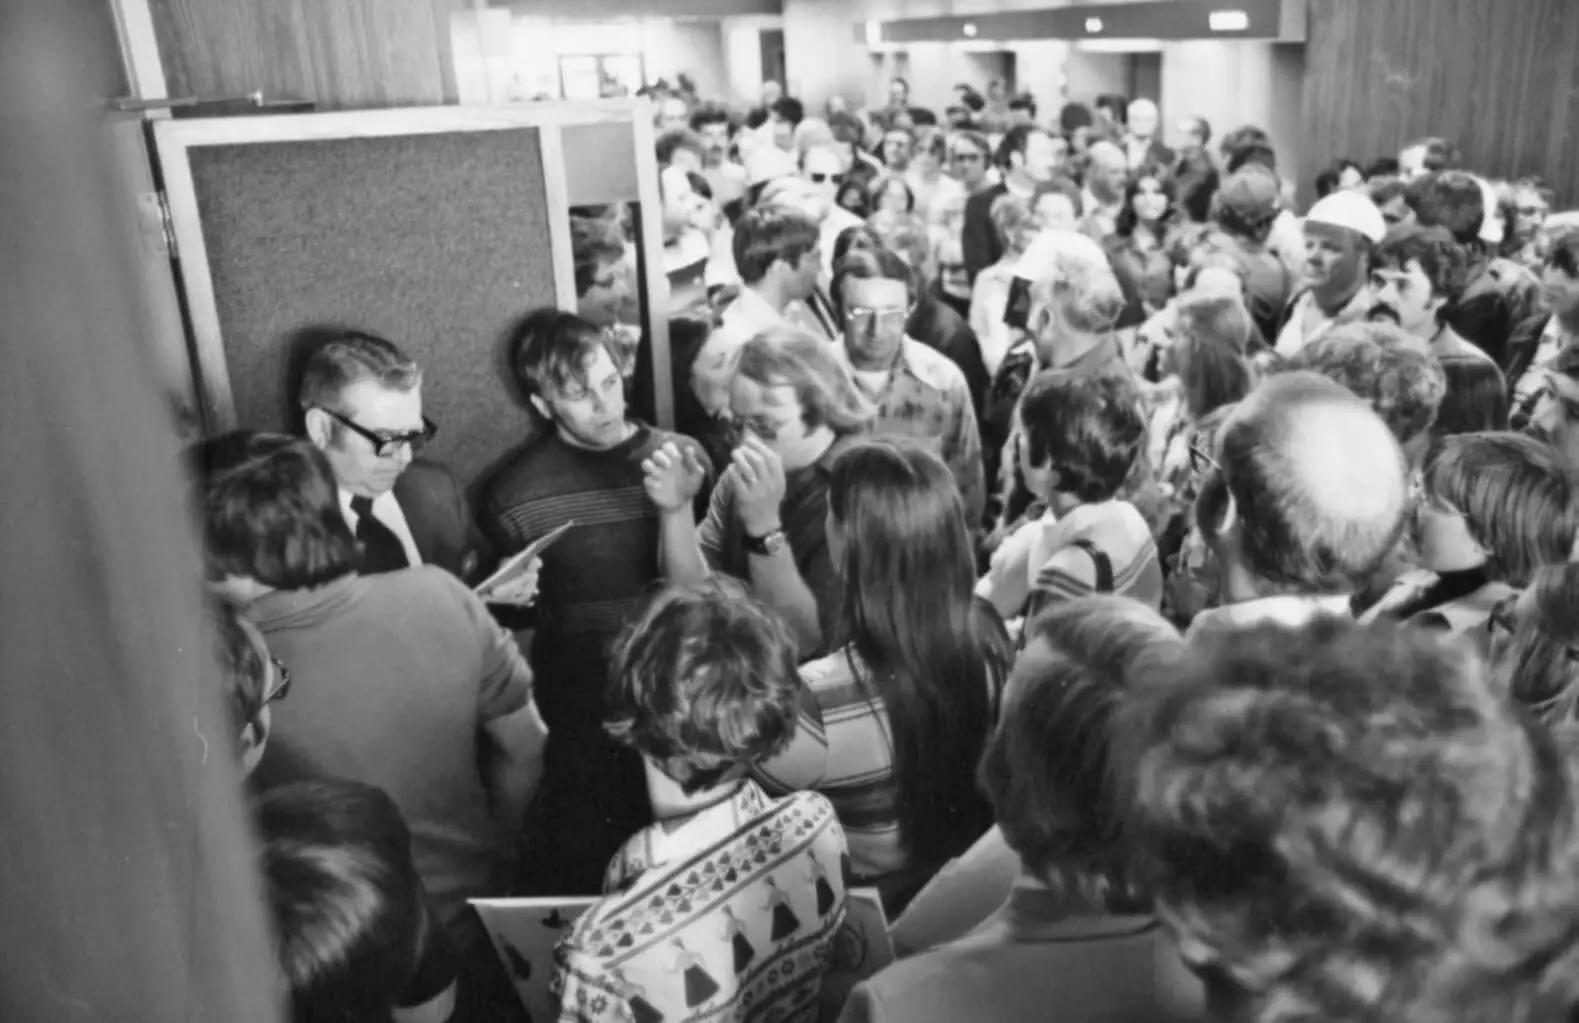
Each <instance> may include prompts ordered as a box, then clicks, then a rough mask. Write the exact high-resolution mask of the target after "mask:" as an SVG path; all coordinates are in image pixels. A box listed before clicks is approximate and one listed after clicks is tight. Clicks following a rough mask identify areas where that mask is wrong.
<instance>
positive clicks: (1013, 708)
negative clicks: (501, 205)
mask: <svg viewBox="0 0 1579 1023" xmlns="http://www.w3.org/2000/svg"><path fill="white" fill-rule="evenodd" d="M653 99H654V110H655V116H656V118H657V127H658V136H657V137H658V142H657V148H658V153H657V157H658V162H659V165H660V185H661V194H662V199H663V218H662V219H663V225H664V233H665V237H664V243H665V244H664V256H665V259H666V270H667V271H668V274H669V279H670V283H671V292H672V296H673V301H674V306H673V308H671V309H667V310H648V311H647V314H648V315H649V316H653V315H662V316H666V317H667V318H668V320H669V335H670V340H671V346H672V360H671V361H672V364H673V368H674V380H673V381H672V385H673V388H674V392H675V397H676V402H675V406H676V413H675V420H676V421H675V423H674V428H673V429H672V430H671V429H662V428H660V427H659V426H657V425H654V423H653V422H652V418H653V417H652V410H651V405H652V400H651V397H650V396H651V394H652V392H653V390H654V386H655V381H654V379H653V376H652V373H653V370H652V362H653V360H652V359H651V358H649V357H648V356H649V354H650V353H649V352H648V351H647V348H646V345H645V343H644V341H643V338H642V334H641V331H640V329H639V327H638V326H637V325H638V324H640V323H641V322H642V316H641V311H640V310H637V309H634V308H633V303H634V301H635V299H634V296H635V294H636V293H637V289H635V288H633V287H632V286H631V273H632V272H633V267H632V257H631V253H632V251H633V250H632V246H631V241H630V234H631V233H630V231H629V228H628V224H629V222H630V216H629V211H626V210H621V209H578V210H576V211H574V215H573V222H572V232H571V234H572V239H573V242H574V249H575V275H576V280H575V284H576V294H577V309H576V310H575V311H574V312H571V311H569V310H559V309H539V310H533V311H530V312H527V313H525V315H523V316H522V318H521V320H520V321H519V323H518V325H517V327H516V330H515V333H514V335H513V338H512V345H511V353H510V367H511V370H512V373H513V375H514V377H515V381H514V382H515V384H516V385H518V387H519V389H520V391H521V393H522V394H523V395H524V396H525V398H526V401H527V403H528V405H529V410H530V414H531V417H532V421H531V422H530V423H523V434H524V435H525V437H526V439H525V440H524V442H523V444H522V445H521V447H520V448H519V449H518V450H517V451H515V452H513V453H512V454H511V456H510V457H509V458H508V460H506V461H504V462H503V463H501V465H500V466H499V467H498V468H497V470H496V471H494V472H493V473H492V474H491V475H490V476H489V477H488V478H487V479H485V480H481V481H476V485H475V486H474V487H469V488H463V487H462V486H461V485H460V484H458V483H457V481H455V480H454V479H453V478H452V477H451V476H450V475H449V474H448V473H446V472H445V471H444V470H443V469H442V468H441V467H439V466H436V465H434V464H431V463H428V462H424V461H421V460H418V459H417V457H416V456H417V455H418V453H419V452H420V450H421V448H422V446H423V445H424V444H425V443H426V442H427V441H429V440H431V439H432V437H433V436H434V434H435V431H436V430H437V429H439V425H440V424H434V423H432V422H431V421H429V420H428V419H427V418H425V417H424V415H423V405H422V388H423V379H422V368H421V367H420V366H418V365H416V364H415V363H413V362H412V360H411V359H410V358H409V357H407V356H406V355H405V354H404V353H403V352H402V350H401V348H400V345H399V343H398V339H396V340H390V339H386V338H383V337H379V336H376V335H373V334H370V333H363V332H355V331H344V332H341V333H339V334H337V335H335V336H333V337H331V338H328V339H327V340H326V342H325V343H324V344H323V345H322V346H321V347H320V348H319V350H318V351H316V352H315V353H314V354H313V356H312V357H311V359H309V360H308V362H307V364H306V366H305V368H304V370H303V375H302V380H301V383H300V387H299V391H298V397H299V402H300V406H301V414H302V422H303V430H302V432H301V434H300V435H299V436H286V435H273V434H261V433H253V432H236V433H230V434H226V435H223V436H218V437H214V438H210V439H209V440H206V441H204V442H202V443H201V444H199V445H197V446H196V447H195V448H193V449H192V450H191V451H189V452H188V456H187V465H188V467H189V471H190V473H191V476H192V478H193V480H194V487H195V489H196V491H197V494H198V497H197V501H198V504H199V506H200V508H201V519H202V524H203V528H204V535H205V539H206V545H207V555H208V564H209V569H210V578H211V584H212V589H213V591H214V594H215V596H214V604H213V630H212V631H213V635H214V637H215V644H216V648H217V650H218V655H219V656H218V661H219V663H220V665H221V666H222V668H223V669H224V671H223V673H224V676H225V678H224V682H225V686H226V693H227V696H228V698H229V701H230V704H231V707H232V710H233V724H234V727H235V733H236V749H237V755H238V756H239V757H240V758H241V761H242V764H243V766H244V767H245V768H246V770H247V771H248V774H249V787H250V788H251V789H252V790H253V792H252V798H253V799H254V800H255V802H256V806H257V810H256V817H257V821H258V827H259V831H260V834H261V838H262V844H263V849H264V862H265V871H264V874H265V878H266V881H267V883H268V887H269V891H270V896H271V905H272V906H273V908H274V910H275V918H276V919H275V923H276V928H277V932H278V933H277V938H278V947H279V949H280V970H281V972H282V974H283V976H284V978H285V982H286V983H288V985H289V987H290V989H291V991H292V994H293V998H294V1004H295V1007H296V1011H297V1014H298V1018H299V1019H301V1020H346V1021H364V1020H365V1021H374V1020H378V1021H384V1020H389V1019H391V1018H393V1019H399V1020H402V1021H412V1020H422V1021H427V1020H444V1019H451V1020H455V1021H457V1023H460V1021H463V1020H494V1019H514V1018H518V1014H519V1012H520V1006H519V1004H518V1003H517V1002H516V1001H515V996H514V994H513V992H512V990H511V988H510V984H509V980H508V977H507V975H506V974H505V972H504V969H503V967H502V966H501V964H500V963H499V962H498V960H497V957H496V956H495V955H494V953H493V950H492V948H491V947H490V945H489V943H488V940H487V938H486V935H485V934H484V933H483V932H482V930H481V927H480V925H479V923H478V921H477V919H476V917H475V915H474V914H473V913H472V912H471V911H470V910H469V909H468V903H467V900H468V899H472V898H477V897H482V896H501V895H510V894H521V895H555V896H558V895H567V896H592V897H597V901H596V902H595V904H593V905H592V907H591V908H590V909H588V910H587V911H586V913H585V915H584V916H582V917H580V918H579V919H578V920H576V922H575V923H574V924H573V925H572V926H571V927H570V928H569V930H568V931H567V932H566V934H565V936H564V938H563V939H562V941H561V942H560V945H559V949H558V952H557V954H556V957H555V962H554V965H553V969H554V979H553V991H554V993H555V996H556V998H557V999H558V1001H559V1005H560V1009H559V1012H560V1018H561V1019H564V1020H602V1019H620V1020H624V1019H629V1020H636V1021H641V1023H657V1021H660V1020H676V1019H696V1020H735V1019H740V1020H743V1019H756V1018H762V1019H770V1020H773V1019H777V1020H790V1019H795V1020H813V1019H819V1018H820V1019H834V1018H838V1019H842V1020H845V1021H852V1023H853V1021H864V1020H873V1021H875V1020H901V1019H902V1020H907V1021H915V1020H921V1021H930V1020H937V1021H940V1023H941V1021H955V1020H972V1021H978V1020H980V1021H986V1020H1002V1021H1011V1020H1033V1019H1035V1020H1040V1019H1045V1018H1048V1017H1049V1016H1058V1017H1059V1018H1068V1019H1071V1020H1087V1019H1089V1020H1099V1019H1100V1020H1121V1019H1125V1020H1127V1019H1135V1020H1140V1019H1145V1020H1158V1019H1177V1020H1185V1019H1191V1020H1205V1019H1217V1020H1225V1021H1241V1020H1243V1021H1256V1023H1274V1021H1276V1023H1282V1021H1288V1020H1317V1019H1320V1020H1324V1021H1329V1023H1330V1021H1342V1020H1350V1021H1359V1020H1373V1019H1383V1018H1385V1019H1392V1020H1403V1021H1421V1023H1425V1021H1433V1023H1434V1021H1439V1020H1440V1021H1448V1020H1455V1021H1471V1020H1473V1021H1483V1020H1496V1021H1498V1023H1524V1021H1531V1023H1534V1021H1548V1020H1551V1021H1556V1020H1566V1019H1569V1018H1572V1016H1573V1014H1574V1013H1575V1012H1576V1011H1579V787H1576V786H1579V775H1576V773H1575V769H1576V767H1579V759H1576V758H1575V757H1574V756H1573V753H1574V752H1575V750H1576V749H1579V743H1576V742H1575V739H1576V737H1579V564H1571V562H1572V560H1573V558H1574V548H1575V540H1576V531H1579V503H1576V499H1579V492H1576V487H1579V483H1576V479H1579V477H1576V475H1575V473H1576V470H1579V343H1576V342H1579V218H1575V217H1573V216H1572V215H1568V214H1563V213H1553V212H1552V211H1551V210H1550V209H1549V207H1550V205H1551V204H1552V201H1553V197H1552V196H1551V194H1550V192H1549V191H1547V190H1546V189H1545V188H1544V187H1543V186H1542V185H1541V183H1540V182H1538V181H1536V180H1533V179H1527V180H1518V181H1511V182H1508V181H1493V180H1489V179H1488V178H1486V177H1484V176H1482V175H1479V174H1477V173H1475V171H1474V169H1472V168H1466V167H1463V166H1461V160H1460V158H1459V155H1458V153H1457V151H1456V149H1455V147H1454V145H1453V144H1452V143H1451V142H1449V141H1448V140H1445V139H1441V138H1431V139H1424V140H1421V141H1419V142H1417V143H1411V144H1410V145H1408V146H1406V147H1404V149H1403V150H1402V151H1401V152H1400V153H1398V154H1395V155H1390V156H1387V157H1383V158H1379V159H1373V160H1370V161H1369V162H1367V163H1364V164H1361V163H1358V162H1355V161H1353V160H1348V159H1342V160H1337V161H1335V162H1334V163H1333V165H1332V167H1331V168H1330V169H1329V170H1327V171H1324V172H1323V173H1322V174H1321V175H1320V177H1319V178H1318V179H1317V180H1316V181H1315V182H1314V185H1315V192H1316V193H1317V195H1318V198H1317V199H1316V201H1315V202H1314V203H1313V204H1312V205H1310V207H1309V208H1308V210H1306V211H1305V212H1304V213H1303V215H1299V214H1297V213H1296V209H1295V204H1294V200H1293V195H1294V191H1295V190H1294V188H1293V186H1292V185H1291V183H1290V182H1289V181H1287V179H1286V178H1285V177H1283V176H1281V175H1280V173H1279V166H1278V160H1277V154H1276V153H1275V151H1274V149H1273V147H1272V145H1271V143H1270V141H1269V139H1268V136H1267V135H1266V133H1265V132H1264V131H1262V130H1260V129H1258V128H1256V127H1254V126H1245V127H1239V128H1236V129H1235V130H1233V131H1231V132H1228V133H1227V134H1226V135H1225V136H1223V137H1222V139H1221V141H1220V142H1219V143H1218V144H1217V145H1216V146H1215V147H1214V145H1213V143H1214V141H1216V140H1215V139H1214V135H1213V129H1212V126H1210V125H1209V124H1207V123H1206V122H1205V121H1204V120H1202V119H1200V118H1191V119H1189V120H1187V121H1185V122H1183V123H1182V124H1181V125H1180V132H1179V134H1180V136H1181V137H1182V138H1183V139H1184V140H1185V143H1184V145H1183V146H1182V147H1181V148H1179V149H1178V150H1177V151H1175V150H1173V149H1170V148H1169V147H1167V146H1165V145H1164V144H1162V142H1161V141H1160V138H1159V127H1160V126H1159V116H1158V110H1157V107H1156V105H1155V104H1154V103H1152V102H1151V101H1149V100H1145V99H1137V100H1134V101H1132V102H1131V101H1128V100H1126V99H1124V98H1123V97H1102V98H1101V99H1100V100H1099V101H1098V102H1097V103H1096V104H1094V105H1093V107H1087V106H1085V105H1082V104H1077V103H1071V104H1069V105H1066V106H1065V107H1064V108H1063V109H1062V110H1060V111H1059V112H1058V114H1057V116H1056V117H1054V118H1046V117H1044V116H1042V115H1041V114H1040V113H1039V111H1038V108H1037V106H1036V103H1035V102H1034V100H1032V99H1031V98H1030V97H1026V96H1015V97H1011V96H1009V95H1008V94H1007V92H1006V90H1005V89H1004V88H1003V87H1002V85H1001V83H995V84H994V86H993V87H992V88H990V89H989V90H988V91H987V93H986V94H985V95H983V94H981V93H978V92H977V91H976V90H975V89H973V88H971V87H968V86H961V87H960V88H959V89H958V90H957V91H956V102H955V103H954V104H953V105H951V106H950V107H949V108H948V109H947V110H946V111H945V112H944V116H943V117H942V119H941V120H940V119H939V118H938V117H937V116H936V115H935V114H934V113H933V112H931V111H928V110H924V109H919V108H916V107H914V106H912V105H911V104H910V101H909V95H908V88H907V86H906V85H905V83H904V82H903V81H898V80H896V81H895V82H894V83H893V88H892V90H891V95H890V102H889V103H888V105H887V106H885V107H883V108H881V109H873V110H865V111H852V110H848V109H846V108H845V107H844V106H843V104H841V103H838V102H834V103H830V104H829V108H828V110H827V111H826V116H824V117H813V116H809V114H808V112H807V111H806V109H805V107H804V105H803V104H802V103H801V102H799V101H798V100H796V99H794V98H793V97H788V96H785V95H783V94H782V92H781V91H780V90H779V89H778V88H777V86H776V85H775V86H773V87H772V89H771V91H769V92H767V93H765V95H764V97H763V102H762V104H761V106H759V107H758V108H756V109H754V110H751V111H749V112H734V111H730V110H728V109H726V108H724V107H722V106H718V105H712V104H707V103H702V102H699V101H697V100H696V98H695V97H694V96H690V95H686V94H683V93H680V92H674V91H660V92H658V93H656V94H655V95H654V96H653ZM467 482H468V483H470V482H471V481H467ZM468 495H470V497H471V498H472V499H468ZM567 526H568V528H565V527H567ZM559 531H562V534H561V535H555V534H556V532H559ZM550 537H552V542H551V543H550V544H549V545H548V546H546V547H544V548H543V549H542V550H541V553H540V554H539V555H538V556H537V557H536V558H535V559H534V560H533V562H532V563H531V564H530V565H529V566H527V570H526V571H524V572H520V573H517V574H516V575H514V576H513V577H512V578H511V579H510V581H508V582H507V583H505V584H503V585H501V586H494V587H489V586H484V587H483V588H482V589H481V590H479V589H477V588H476V586H477V584H478V582H479V580H481V579H483V578H484V577H486V576H488V575H489V574H490V573H491V572H492V571H493V570H494V568H495V567H496V566H498V565H499V564H500V563H501V562H502V560H503V559H506V558H509V557H510V556H512V555H514V554H516V553H517V552H521V551H523V550H525V549H527V548H528V547H529V546H531V545H533V544H534V543H537V542H539V541H542V540H544V539H545V538H550ZM287 697H288V698H287ZM855 888H872V889H875V890H876V891H877V893H878V896H879V898H880V900H881V902H882V904H883V907H884V909H885V910H886V913H887V916H888V919H889V920H890V921H891V922H892V935H893V939H894V944H895V947H896V949H897V950H898V951H899V953H900V958H899V959H898V960H897V961H896V962H895V963H894V964H893V965H892V966H890V967H888V968H886V969H883V970H882V971H880V972H878V973H876V974H875V975H873V976H869V977H866V978H865V979H863V980H862V981H861V982H860V983H858V984H856V985H855V987H854V988H853V990H847V989H836V988H835V987H834V986H833V985H831V984H829V983H827V981H828V980H829V977H830V975H831V970H830V964H831V963H832V961H833V959H834V957H835V953H836V948H837V944H838V943H837V935H838V934H839V931H840V927H841V925H842V924H843V923H844V922H845V920H846V917H847V910H848V901H849V895H848V893H849V891H850V890H851V889H855Z"/></svg>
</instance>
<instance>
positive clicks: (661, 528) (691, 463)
mask: <svg viewBox="0 0 1579 1023" xmlns="http://www.w3.org/2000/svg"><path fill="white" fill-rule="evenodd" d="M642 474H643V479H642V485H643V487H645V488H646V491H647V498H648V500H650V501H652V503H653V507H654V508H656V509H657V510H658V545H659V557H660V559H661V561H662V564H661V565H660V566H659V567H660V568H661V569H662V570H663V575H664V578H665V579H667V580H669V582H671V583H678V584H682V585H683V584H689V583H697V582H701V581H702V580H703V579H706V578H707V577H708V575H710V574H711V573H710V570H709V569H708V561H707V557H706V555H705V554H704V553H703V547H702V538H701V534H699V533H698V531H697V528H696V512H695V510H694V509H693V507H692V504H691V502H692V501H693V500H694V499H695V497H696V495H697V493H698V492H699V491H700V490H701V489H702V485H703V484H704V483H705V482H706V481H707V467H706V463H705V462H704V460H703V459H702V456H701V452H700V451H699V450H698V449H697V448H696V446H695V445H694V444H684V445H683V446H682V444H680V443H676V442H674V441H669V442H668V443H665V444H664V445H663V446H662V447H660V448H658V450H656V451H654V452H653V453H652V454H651V455H649V456H648V457H647V459H646V460H645V461H643V462H642ZM729 482H730V481H729V475H728V474H727V473H726V474H725V476H724V479H722V480H720V481H719V484H718V487H717V488H716V489H715V490H714V491H713V499H712V502H711V503H710V504H709V506H708V511H707V522H708V525H707V526H706V527H705V528H707V529H708V531H709V535H711V536H715V537H716V536H717V535H718V528H717V523H716V522H715V518H719V519H720V521H721V516H722V511H721V509H720V505H721V504H723V503H724V502H725V501H727V496H726V494H725V491H726V490H727V489H728V486H729ZM715 543H716V541H715Z"/></svg>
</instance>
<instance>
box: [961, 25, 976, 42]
mask: <svg viewBox="0 0 1579 1023" xmlns="http://www.w3.org/2000/svg"><path fill="white" fill-rule="evenodd" d="M964 32H965V38H966V39H975V38H976V23H975V22H973V21H967V22H965V28H964Z"/></svg>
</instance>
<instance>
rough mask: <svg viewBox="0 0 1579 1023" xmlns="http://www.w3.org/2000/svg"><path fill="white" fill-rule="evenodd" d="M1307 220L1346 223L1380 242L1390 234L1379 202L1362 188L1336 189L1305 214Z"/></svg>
mask: <svg viewBox="0 0 1579 1023" xmlns="http://www.w3.org/2000/svg"><path fill="white" fill-rule="evenodd" d="M1305 222H1306V223H1307V224H1331V225H1332V226H1333V227H1343V228H1347V229H1349V230H1350V231H1353V232H1354V233H1356V234H1359V235H1363V236H1365V237H1366V238H1369V239H1370V240H1371V241H1372V243H1380V242H1381V240H1382V239H1383V238H1385V237H1387V220H1386V218H1385V217H1383V216H1382V211H1381V210H1379V209H1377V208H1376V204H1375V203H1374V202H1371V200H1370V199H1368V198H1366V197H1365V196H1363V195H1361V194H1360V193H1358V192H1350V191H1341V192H1333V193H1332V194H1331V195H1329V196H1327V197H1326V198H1325V199H1320V200H1318V201H1317V202H1316V205H1314V206H1312V207H1311V208H1310V212H1309V213H1307V214H1305Z"/></svg>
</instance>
